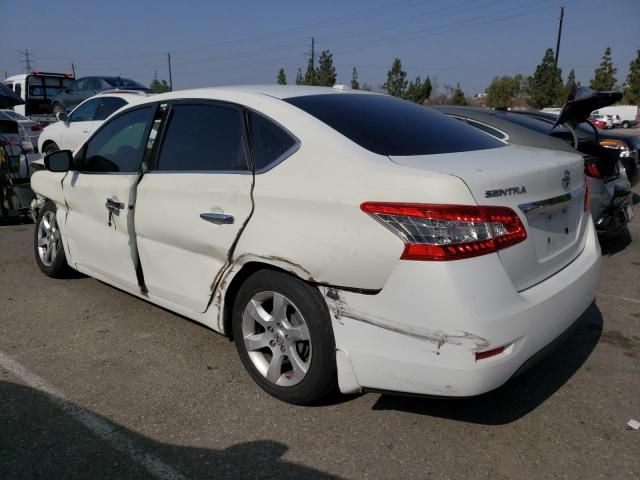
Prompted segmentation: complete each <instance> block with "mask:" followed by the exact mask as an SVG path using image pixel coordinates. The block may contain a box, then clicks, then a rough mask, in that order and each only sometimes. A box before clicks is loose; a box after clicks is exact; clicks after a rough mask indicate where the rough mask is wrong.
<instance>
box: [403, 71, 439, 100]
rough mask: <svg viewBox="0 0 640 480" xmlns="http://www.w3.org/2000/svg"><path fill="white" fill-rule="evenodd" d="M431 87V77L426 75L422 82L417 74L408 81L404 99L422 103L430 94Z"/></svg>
mask: <svg viewBox="0 0 640 480" xmlns="http://www.w3.org/2000/svg"><path fill="white" fill-rule="evenodd" d="M432 89H433V86H432V85H431V79H430V78H429V77H427V78H426V79H425V80H424V82H423V81H422V80H420V75H418V76H417V77H416V79H415V81H412V82H409V85H408V86H407V90H406V92H405V95H404V99H405V100H409V101H411V102H415V103H417V104H419V105H422V104H424V102H425V101H426V100H427V99H428V98H429V96H430V95H431V90H432Z"/></svg>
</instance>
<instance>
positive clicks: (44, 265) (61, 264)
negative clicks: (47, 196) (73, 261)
mask: <svg viewBox="0 0 640 480" xmlns="http://www.w3.org/2000/svg"><path fill="white" fill-rule="evenodd" d="M33 247H34V252H35V255H36V262H38V267H40V270H42V273H44V274H45V275H47V276H49V277H53V278H59V277H62V276H64V274H65V273H67V272H69V270H70V267H69V265H68V263H67V258H66V256H65V254H64V247H63V246H62V238H61V236H60V229H59V228H58V221H57V219H56V206H55V205H54V204H53V202H50V201H47V202H46V203H45V204H44V206H43V207H42V208H41V209H40V212H39V214H38V220H37V222H36V229H35V233H34V237H33Z"/></svg>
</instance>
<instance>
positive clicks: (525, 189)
mask: <svg viewBox="0 0 640 480" xmlns="http://www.w3.org/2000/svg"><path fill="white" fill-rule="evenodd" d="M390 159H391V160H392V161H393V162H395V163H398V164H400V165H404V166H407V167H412V168H418V169H423V170H429V171H433V172H438V173H444V174H448V175H454V176H456V177H459V178H460V179H461V180H462V181H464V182H465V184H466V185H467V187H468V188H469V190H470V191H471V193H472V194H473V197H474V198H475V200H476V202H477V203H478V205H494V206H505V207H509V208H511V209H512V210H513V211H514V212H516V213H517V214H518V215H519V216H520V218H521V220H522V222H523V224H524V226H525V228H526V230H527V239H526V240H525V241H524V242H521V243H519V244H517V245H513V246H511V247H508V248H505V249H503V250H499V251H498V257H499V258H500V260H501V262H502V264H503V266H504V268H505V270H506V271H507V274H508V275H509V277H510V278H511V281H512V282H513V284H514V286H515V287H516V289H517V290H519V291H521V290H524V289H526V288H529V287H531V286H533V285H535V284H537V283H539V282H541V281H543V280H545V279H546V278H548V277H550V276H551V275H553V274H554V273H556V272H557V271H559V270H561V269H562V268H564V267H565V266H566V265H567V264H569V263H570V262H571V261H572V260H573V259H575V258H576V257H577V256H578V255H579V254H580V252H581V251H582V249H583V248H584V243H585V231H586V228H587V226H588V222H589V220H590V215H589V212H585V211H584V194H585V188H584V173H583V172H584V160H583V158H582V157H581V156H579V155H574V154H571V153H566V152H562V151H558V150H546V149H538V148H530V147H521V146H509V147H503V148H495V149H490V150H478V151H473V152H464V153H452V154H442V155H419V156H402V157H398V156H391V157H390Z"/></svg>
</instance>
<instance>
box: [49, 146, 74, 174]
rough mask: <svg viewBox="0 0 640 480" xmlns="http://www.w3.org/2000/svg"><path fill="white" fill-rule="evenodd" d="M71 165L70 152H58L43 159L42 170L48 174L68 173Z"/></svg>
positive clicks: (71, 157)
mask: <svg viewBox="0 0 640 480" xmlns="http://www.w3.org/2000/svg"><path fill="white" fill-rule="evenodd" d="M71 165H73V156H72V155H71V150H58V151H57V152H53V153H50V154H48V155H46V156H45V157H44V168H46V169H47V170H49V171H50V172H68V171H69V170H71Z"/></svg>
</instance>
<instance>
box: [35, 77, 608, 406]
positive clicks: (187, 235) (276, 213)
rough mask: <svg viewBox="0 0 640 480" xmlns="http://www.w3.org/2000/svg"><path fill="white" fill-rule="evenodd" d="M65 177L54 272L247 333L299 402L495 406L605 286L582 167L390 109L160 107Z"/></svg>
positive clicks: (48, 269)
mask: <svg viewBox="0 0 640 480" xmlns="http://www.w3.org/2000/svg"><path fill="white" fill-rule="evenodd" d="M152 132H154V133H152ZM155 132H159V134H156V133H155ZM45 164H46V166H47V171H41V172H37V173H35V174H34V176H33V182H32V183H33V186H34V189H35V191H36V192H37V193H38V194H39V195H41V196H42V197H44V198H46V199H47V201H46V203H45V205H44V207H43V208H42V210H41V211H40V216H39V220H38V224H37V227H36V230H35V236H34V251H35V257H36V261H37V263H38V265H39V267H40V269H41V270H42V271H43V272H44V273H45V274H47V275H50V276H56V275H60V274H62V271H63V270H64V269H65V268H67V267H68V266H72V267H73V268H75V269H77V270H79V271H81V272H84V273H86V274H88V275H91V276H94V277H96V278H99V279H100V280H102V281H104V282H106V283H109V284H112V285H115V286H117V287H118V288H121V289H122V290H124V291H126V292H129V293H131V294H133V295H136V296H139V297H141V298H144V299H146V300H148V301H150V302H153V303H155V304H158V305H162V306H163V307H165V308H168V309H170V310H173V311H176V312H179V313H180V314H181V315H184V316H186V317H188V318H191V319H193V320H195V321H198V322H201V323H203V324H205V325H207V326H209V327H211V328H212V329H214V330H216V331H219V332H222V333H226V334H229V335H232V336H233V338H234V339H235V343H236V347H237V350H238V352H239V355H240V358H241V360H242V362H243V364H244V365H245V367H246V369H247V371H248V372H249V374H250V375H251V377H252V378H253V379H254V380H255V381H256V382H257V383H258V384H259V385H260V386H261V387H262V388H263V389H264V390H265V391H267V392H269V393H270V394H272V395H274V396H275V397H277V398H280V399H282V400H285V401H288V402H292V403H308V402H312V401H315V400H317V399H318V398H321V397H322V396H325V395H327V394H329V393H330V392H332V391H333V389H334V387H339V388H340V390H341V391H342V392H345V393H354V392H358V391H361V390H362V389H364V388H371V389H379V390H385V391H397V392H409V393H418V394H431V395H444V396H469V395H477V394H480V393H483V392H486V391H489V390H492V389H494V388H497V387H498V386H500V385H502V384H503V383H504V382H506V381H507V380H508V379H509V378H511V377H512V376H513V375H514V374H516V373H517V372H519V371H522V369H524V368H527V366H528V365H530V360H531V359H532V358H533V357H534V356H536V354H538V353H539V352H541V351H542V350H543V349H544V348H545V347H547V346H548V345H549V344H551V343H553V342H554V341H556V340H557V339H558V338H560V337H561V336H562V334H563V333H564V332H566V331H567V329H569V328H570V327H571V325H572V324H574V322H575V321H576V319H578V318H579V317H580V316H581V314H582V313H583V312H584V310H585V309H586V308H587V307H588V306H589V305H590V304H591V302H592V301H593V299H594V298H595V295H596V290H597V288H598V284H599V281H600V275H601V256H600V248H599V245H598V241H597V238H596V234H595V228H594V226H593V222H592V221H591V217H590V214H589V211H588V202H589V198H588V194H587V189H586V187H585V181H584V174H583V171H584V162H583V159H582V157H581V156H579V155H575V154H573V153H568V152H562V151H558V150H548V149H546V150H545V149H531V148H525V147H520V146H514V145H512V146H509V145H507V144H505V143H504V142H501V141H499V140H496V139H494V138H492V137H490V136H488V135H485V134H484V133H482V132H480V131H478V130H477V129H474V128H471V127H469V126H467V125H464V124H462V123H460V122H458V121H457V120H454V119H451V118H448V117H447V116H445V115H442V114H439V113H437V112H434V111H433V110H430V109H428V108H424V107H422V106H419V105H416V104H414V103H411V102H406V101H404V100H400V99H397V98H394V97H389V96H386V95H378V94H373V93H367V92H355V91H341V90H336V89H333V88H320V87H298V86H275V85H274V86H264V87H256V86H252V87H228V88H211V89H198V90H192V91H180V92H172V93H167V94H161V95H157V96H153V97H148V98H145V99H144V100H143V101H142V102H140V103H137V104H135V105H130V106H127V107H125V108H124V109H122V110H120V111H119V112H117V113H116V114H114V115H113V116H112V117H110V118H109V119H108V120H107V121H106V122H105V123H104V124H103V125H102V126H101V127H100V128H99V129H98V130H97V131H96V132H94V134H93V135H92V136H91V137H90V138H89V139H88V140H87V141H85V143H84V144H83V145H82V146H81V147H80V148H79V149H77V150H76V153H75V155H72V154H71V152H70V151H68V150H65V151H58V152H54V153H52V154H49V155H47V156H46V157H45ZM69 172H72V173H71V174H69ZM114 173H116V174H117V175H114ZM105 201H106V203H105Z"/></svg>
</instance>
